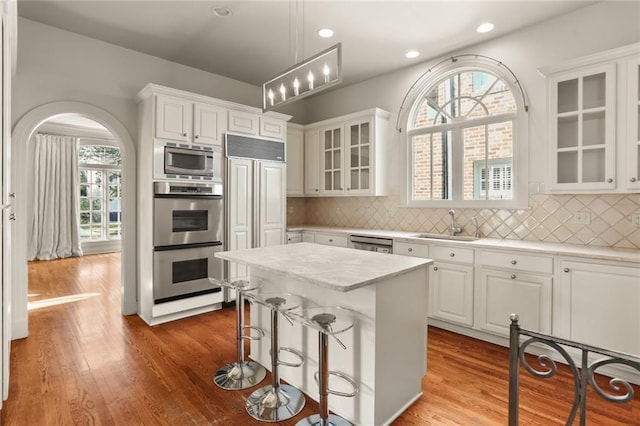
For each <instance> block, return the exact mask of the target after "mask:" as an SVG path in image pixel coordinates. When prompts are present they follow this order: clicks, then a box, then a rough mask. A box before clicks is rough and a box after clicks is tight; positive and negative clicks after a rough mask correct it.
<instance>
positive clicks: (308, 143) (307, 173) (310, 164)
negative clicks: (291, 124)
mask: <svg viewBox="0 0 640 426" xmlns="http://www.w3.org/2000/svg"><path fill="white" fill-rule="evenodd" d="M319 143H320V133H319V132H318V130H311V131H308V132H306V133H305V134H304V194H305V195H318V194H320V182H319V176H320V174H319V173H320V171H319V169H318V168H319V166H320V158H319V154H320V151H319V150H320V145H319Z"/></svg>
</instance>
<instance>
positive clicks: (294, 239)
mask: <svg viewBox="0 0 640 426" xmlns="http://www.w3.org/2000/svg"><path fill="white" fill-rule="evenodd" d="M300 242H302V233H300V232H287V244H293V243H300Z"/></svg>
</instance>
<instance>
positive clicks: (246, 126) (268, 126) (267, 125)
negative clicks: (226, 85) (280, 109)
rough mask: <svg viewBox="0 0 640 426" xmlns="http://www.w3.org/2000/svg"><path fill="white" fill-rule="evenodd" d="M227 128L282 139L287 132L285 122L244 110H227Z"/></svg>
mask: <svg viewBox="0 0 640 426" xmlns="http://www.w3.org/2000/svg"><path fill="white" fill-rule="evenodd" d="M228 129H229V131H230V132H236V133H246V134H247V135H252V136H259V137H265V138H271V139H279V140H284V139H285V137H286V134H287V122H286V121H285V120H279V119H276V118H271V117H263V116H260V115H258V114H252V113H249V112H246V111H229V123H228Z"/></svg>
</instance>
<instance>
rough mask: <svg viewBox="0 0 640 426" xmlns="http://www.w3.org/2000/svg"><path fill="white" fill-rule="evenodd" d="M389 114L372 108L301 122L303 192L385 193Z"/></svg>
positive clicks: (323, 193)
mask: <svg viewBox="0 0 640 426" xmlns="http://www.w3.org/2000/svg"><path fill="white" fill-rule="evenodd" d="M389 116H390V113H388V112H387V111H383V110H381V109H378V108H375V109H372V110H367V111H363V112H360V113H355V114H349V115H346V116H342V117H337V118H335V119H331V120H325V121H322V122H319V123H313V124H310V125H308V126H305V129H307V130H306V132H305V179H306V180H305V195H308V196H318V195H319V196H350V195H368V196H372V195H386V193H387V185H386V167H385V161H384V160H385V158H386V152H387V145H388V138H389V135H388V132H389Z"/></svg>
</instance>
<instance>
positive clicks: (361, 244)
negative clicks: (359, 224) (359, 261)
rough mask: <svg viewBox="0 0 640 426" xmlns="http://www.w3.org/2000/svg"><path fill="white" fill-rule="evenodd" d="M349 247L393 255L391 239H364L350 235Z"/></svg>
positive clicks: (361, 236) (360, 236) (363, 237)
mask: <svg viewBox="0 0 640 426" xmlns="http://www.w3.org/2000/svg"><path fill="white" fill-rule="evenodd" d="M349 241H350V244H349V246H350V247H352V248H354V249H357V250H367V251H375V252H378V253H388V254H391V253H393V240H392V239H391V238H380V237H365V236H363V235H351V236H350V238H349Z"/></svg>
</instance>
